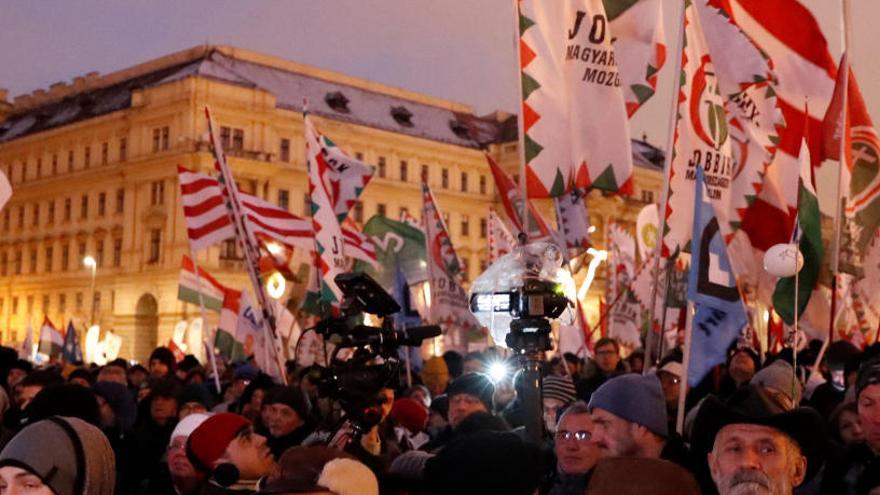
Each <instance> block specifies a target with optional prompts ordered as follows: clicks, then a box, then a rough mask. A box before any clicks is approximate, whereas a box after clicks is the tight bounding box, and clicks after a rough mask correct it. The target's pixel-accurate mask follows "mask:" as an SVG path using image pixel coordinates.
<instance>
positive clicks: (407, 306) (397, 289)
mask: <svg viewBox="0 0 880 495" xmlns="http://www.w3.org/2000/svg"><path fill="white" fill-rule="evenodd" d="M393 295H394V300H395V301H397V304H400V311H398V312H397V313H395V314H394V326H395V327H397V329H398V330H403V329H404V328H407V327H415V326H418V325H421V324H422V319H421V317H420V316H419V313H418V312H417V311H416V309H415V308H414V307H413V306H412V301H411V299H410V293H409V284H408V283H407V281H406V276H405V274H404V273H403V268H402V267H401V266H400V265H399V264H398V265H395V267H394V294H393ZM407 353H409V359H410V365H411V366H412V368H413V369H414V370H421V369H422V350H421V348H419V347H410V346H401V347H400V348H399V349H398V350H397V356H398V357H399V358H400V360H401V361H403V360H405V359H406V355H407Z"/></svg>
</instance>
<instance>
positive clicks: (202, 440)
mask: <svg viewBox="0 0 880 495" xmlns="http://www.w3.org/2000/svg"><path fill="white" fill-rule="evenodd" d="M250 425H251V422H250V421H248V420H247V419H245V418H244V417H242V416H239V415H238V414H232V413H220V414H215V415H213V416H211V417H210V418H208V419H206V420H205V421H204V422H203V423H202V424H201V425H199V426H198V427H197V428H196V429H195V430H193V432H192V433H191V434H190V436H189V439H188V440H187V442H186V457H187V458H188V459H189V462H191V463H192V465H193V467H195V468H196V469H198V470H199V471H202V472H205V473H209V472H211V470H212V469H213V468H214V463H215V462H217V459H219V458H220V457H221V456H223V453H224V452H226V447H228V446H229V443H230V442H232V441H233V440H235V437H236V436H238V434H239V433H241V431H242V430H244V429H245V428H247V427H248V426H250Z"/></svg>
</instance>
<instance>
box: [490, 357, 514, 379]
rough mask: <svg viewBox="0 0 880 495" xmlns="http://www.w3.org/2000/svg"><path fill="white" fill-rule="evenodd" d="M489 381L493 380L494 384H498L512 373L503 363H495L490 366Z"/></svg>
mask: <svg viewBox="0 0 880 495" xmlns="http://www.w3.org/2000/svg"><path fill="white" fill-rule="evenodd" d="M488 371H489V379H491V380H492V382H493V383H498V382H500V381H501V380H504V378H506V377H507V374H508V373H509V372H510V368H508V366H507V365H506V364H505V363H504V362H503V361H493V362H492V363H491V364H490V365H489V370H488Z"/></svg>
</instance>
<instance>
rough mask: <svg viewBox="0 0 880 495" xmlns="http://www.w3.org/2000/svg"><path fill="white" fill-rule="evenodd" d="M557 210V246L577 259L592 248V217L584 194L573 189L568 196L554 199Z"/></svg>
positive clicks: (564, 195)
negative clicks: (588, 211)
mask: <svg viewBox="0 0 880 495" xmlns="http://www.w3.org/2000/svg"><path fill="white" fill-rule="evenodd" d="M553 205H554V206H555V208H556V224H557V225H558V226H559V229H558V230H557V232H556V238H557V239H556V240H557V244H559V246H560V247H562V248H565V249H566V250H568V255H569V257H572V258H573V257H576V256H579V255H581V254H582V253H584V252H585V251H586V250H587V249H589V247H590V216H589V215H588V214H587V207H586V205H585V204H584V192H583V191H581V190H578V189H572V191H571V192H570V193H568V194H563V195H562V196H557V197H555V198H553Z"/></svg>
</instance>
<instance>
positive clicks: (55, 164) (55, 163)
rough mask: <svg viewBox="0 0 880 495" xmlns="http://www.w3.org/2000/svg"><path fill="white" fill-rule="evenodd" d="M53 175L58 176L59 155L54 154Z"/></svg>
mask: <svg viewBox="0 0 880 495" xmlns="http://www.w3.org/2000/svg"><path fill="white" fill-rule="evenodd" d="M52 175H58V153H52Z"/></svg>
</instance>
